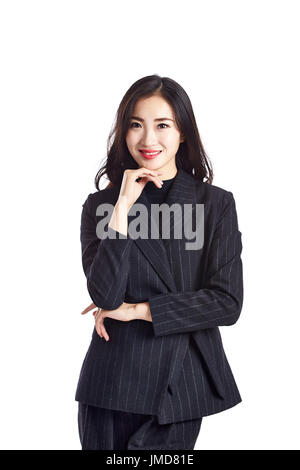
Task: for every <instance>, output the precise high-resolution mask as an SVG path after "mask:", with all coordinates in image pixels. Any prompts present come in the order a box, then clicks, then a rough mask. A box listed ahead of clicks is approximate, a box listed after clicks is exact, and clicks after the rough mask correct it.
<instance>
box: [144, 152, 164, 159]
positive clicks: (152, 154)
mask: <svg viewBox="0 0 300 470" xmlns="http://www.w3.org/2000/svg"><path fill="white" fill-rule="evenodd" d="M139 152H140V153H141V155H142V156H143V157H144V158H148V159H152V158H155V157H157V155H159V154H160V153H161V152H162V150H158V151H157V152H147V151H146V150H139Z"/></svg>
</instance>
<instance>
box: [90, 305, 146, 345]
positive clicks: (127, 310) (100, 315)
mask: <svg viewBox="0 0 300 470" xmlns="http://www.w3.org/2000/svg"><path fill="white" fill-rule="evenodd" d="M93 308H96V309H97V310H95V311H94V312H93V315H94V319H95V328H96V331H97V333H98V335H99V336H100V337H101V338H105V340H106V341H109V336H108V333H107V331H106V328H105V326H104V318H106V317H108V318H113V319H114V320H119V321H132V320H146V321H152V318H151V314H150V309H149V302H140V303H137V304H129V303H127V302H123V303H122V305H120V307H119V308H117V309H115V310H104V309H103V308H97V306H96V305H95V304H94V303H91V304H90V305H89V306H88V307H86V308H85V309H84V310H83V311H82V312H81V314H85V313H87V312H89V311H90V310H92V309H93Z"/></svg>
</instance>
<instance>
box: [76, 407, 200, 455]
mask: <svg viewBox="0 0 300 470" xmlns="http://www.w3.org/2000/svg"><path fill="white" fill-rule="evenodd" d="M201 423H202V418H197V419H193V420H189V421H182V422H178V423H170V424H159V423H158V422H157V418H156V416H154V415H142V414H137V413H129V412H124V411H117V410H109V409H105V408H99V407H96V406H91V405H87V404H85V403H81V402H78V429H79V437H80V443H81V446H82V450H130V449H131V450H144V449H146V450H193V449H194V446H195V443H196V440H197V437H198V434H199V431H200V427H201Z"/></svg>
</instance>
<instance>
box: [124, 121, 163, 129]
mask: <svg viewBox="0 0 300 470" xmlns="http://www.w3.org/2000/svg"><path fill="white" fill-rule="evenodd" d="M135 124H136V125H137V126H139V125H140V123H139V122H132V123H131V124H130V127H136V126H135ZM158 125H159V126H166V127H169V126H168V124H165V123H161V124H158ZM161 129H165V127H163V128H161Z"/></svg>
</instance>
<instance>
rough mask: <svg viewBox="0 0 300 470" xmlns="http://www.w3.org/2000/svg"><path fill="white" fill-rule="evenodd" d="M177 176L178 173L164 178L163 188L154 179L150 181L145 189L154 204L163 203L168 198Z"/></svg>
mask: <svg viewBox="0 0 300 470" xmlns="http://www.w3.org/2000/svg"><path fill="white" fill-rule="evenodd" d="M175 178H176V175H175V176H174V177H173V178H171V179H169V180H163V185H162V187H161V188H158V187H157V186H156V185H155V183H153V181H148V183H147V184H146V186H145V188H144V191H145V192H146V196H147V198H148V199H149V201H150V202H151V203H152V204H162V203H163V202H165V200H166V198H167V194H168V192H169V190H170V188H171V186H172V184H173V182H174V180H175Z"/></svg>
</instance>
